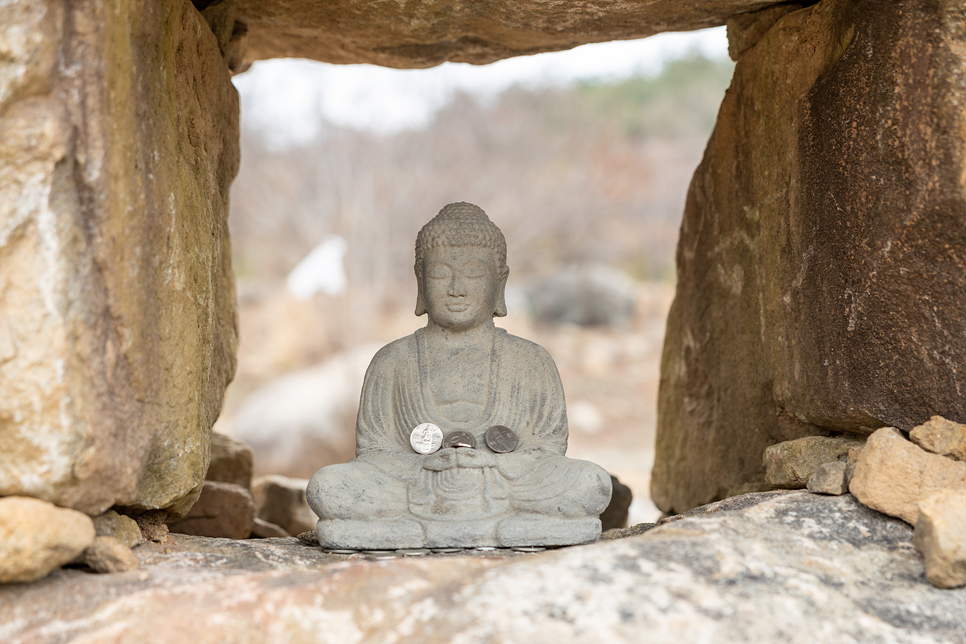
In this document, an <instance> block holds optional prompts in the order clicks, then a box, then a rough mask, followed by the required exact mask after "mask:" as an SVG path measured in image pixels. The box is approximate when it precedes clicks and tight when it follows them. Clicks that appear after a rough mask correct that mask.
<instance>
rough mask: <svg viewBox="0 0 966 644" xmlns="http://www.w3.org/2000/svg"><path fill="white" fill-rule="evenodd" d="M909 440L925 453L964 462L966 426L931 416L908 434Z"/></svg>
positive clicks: (965, 456)
mask: <svg viewBox="0 0 966 644" xmlns="http://www.w3.org/2000/svg"><path fill="white" fill-rule="evenodd" d="M909 438H911V439H912V442H914V443H915V444H916V445H918V446H919V447H921V448H923V449H924V450H926V451H927V452H932V453H933V454H942V455H943V456H948V457H950V458H952V459H955V460H957V461H966V425H963V424H960V423H954V422H952V421H949V420H946V419H945V418H943V417H942V416H933V417H932V418H930V419H929V420H928V421H927V422H925V423H923V424H922V425H919V426H918V427H916V428H915V429H913V430H912V431H911V432H909Z"/></svg>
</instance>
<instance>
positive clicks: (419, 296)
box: [416, 284, 506, 317]
mask: <svg viewBox="0 0 966 644" xmlns="http://www.w3.org/2000/svg"><path fill="white" fill-rule="evenodd" d="M504 308H506V307H504ZM425 314H426V302H424V301H423V286H422V284H419V285H417V286H416V317H419V316H420V315H425Z"/></svg>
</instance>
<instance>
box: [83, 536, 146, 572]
mask: <svg viewBox="0 0 966 644" xmlns="http://www.w3.org/2000/svg"><path fill="white" fill-rule="evenodd" d="M77 562H78V563H82V564H84V565H85V566H88V567H90V568H91V569H92V570H94V572H104V573H107V572H127V571H129V570H137V569H138V568H140V567H141V562H140V560H138V558H137V556H135V554H134V553H133V552H131V549H130V548H129V547H128V546H126V545H124V544H123V543H121V542H120V541H118V540H117V539H115V538H114V537H94V543H92V544H91V545H89V546H87V548H86V549H85V550H84V552H83V553H81V555H80V557H78V559H77Z"/></svg>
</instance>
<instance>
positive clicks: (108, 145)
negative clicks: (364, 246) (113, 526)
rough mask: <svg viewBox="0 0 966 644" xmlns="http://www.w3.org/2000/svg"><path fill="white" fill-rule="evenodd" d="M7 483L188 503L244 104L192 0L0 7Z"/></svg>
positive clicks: (85, 495) (204, 460) (177, 506)
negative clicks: (231, 184) (239, 106)
mask: <svg viewBox="0 0 966 644" xmlns="http://www.w3.org/2000/svg"><path fill="white" fill-rule="evenodd" d="M0 52H2V53H0V495H26V496H33V497H37V498H41V499H46V500H49V501H52V502H55V503H57V504H58V505H60V506H64V507H71V508H76V509H78V510H81V511H83V512H86V513H88V514H91V515H98V514H100V513H102V512H103V511H104V510H106V509H108V508H110V507H111V506H114V505H119V506H128V507H132V508H139V509H155V508H167V509H168V510H169V511H170V512H171V513H172V514H175V515H177V514H181V513H183V512H185V511H186V510H187V508H188V506H190V504H191V502H192V501H193V500H194V498H195V497H196V496H197V494H198V491H199V490H200V487H201V483H202V480H203V478H204V473H205V470H206V468H207V466H208V448H209V435H210V428H211V426H212V424H213V423H214V421H215V419H216V418H217V416H218V413H219V411H220V408H221V401H222V396H223V393H224V391H225V387H226V386H227V384H228V382H229V381H230V380H231V378H232V376H233V374H234V371H235V346H236V332H235V303H234V300H235V296H234V290H235V286H234V277H233V274H232V270H231V261H230V247H229V239H228V228H227V221H226V220H227V215H228V189H229V184H230V183H231V180H232V178H233V177H234V175H235V173H236V170H237V167H238V158H239V152H238V97H237V93H236V92H235V90H234V88H233V87H232V84H231V82H230V78H229V71H228V68H227V66H226V64H225V62H224V60H223V59H222V56H221V53H220V51H219V49H218V43H217V40H216V38H215V36H214V34H213V33H212V31H211V29H210V28H209V26H208V24H207V23H206V22H205V20H204V18H202V16H201V14H199V13H198V11H197V10H196V9H195V7H194V6H193V5H192V3H191V2H190V1H189V0H158V1H156V2H150V3H147V4H143V3H139V2H135V1H133V0H111V1H109V2H68V1H66V0H36V1H32V2H14V3H9V2H7V3H2V4H0Z"/></svg>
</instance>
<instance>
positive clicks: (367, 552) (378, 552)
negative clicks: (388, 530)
mask: <svg viewBox="0 0 966 644" xmlns="http://www.w3.org/2000/svg"><path fill="white" fill-rule="evenodd" d="M362 554H364V555H394V554H396V551H395V550H363V551H362Z"/></svg>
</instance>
